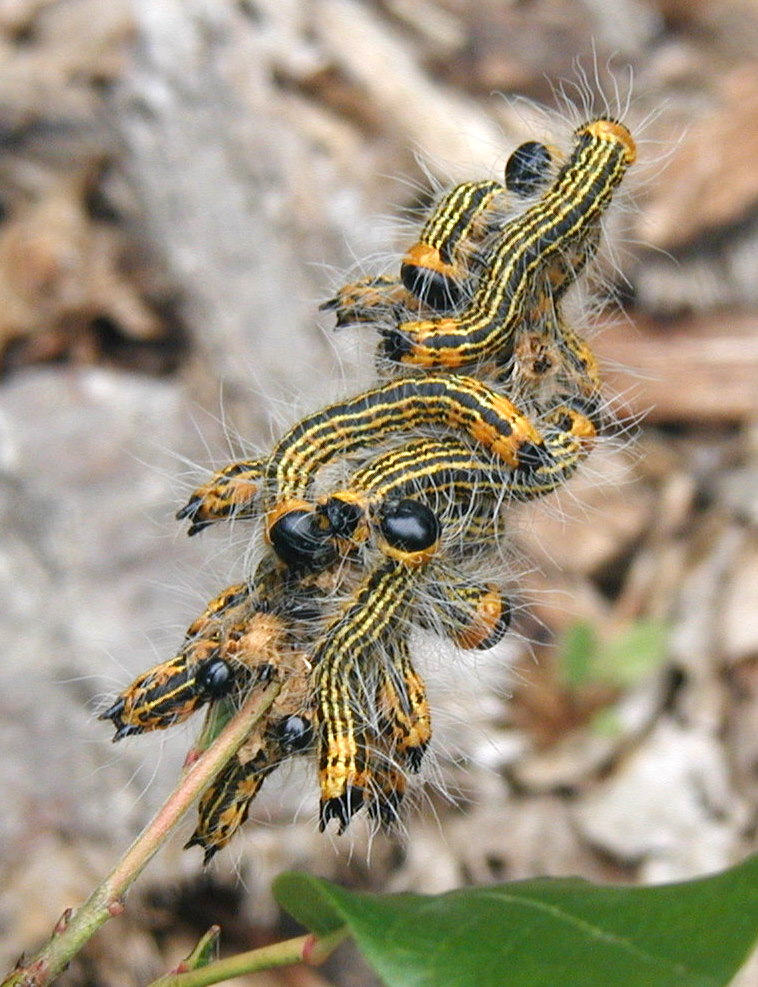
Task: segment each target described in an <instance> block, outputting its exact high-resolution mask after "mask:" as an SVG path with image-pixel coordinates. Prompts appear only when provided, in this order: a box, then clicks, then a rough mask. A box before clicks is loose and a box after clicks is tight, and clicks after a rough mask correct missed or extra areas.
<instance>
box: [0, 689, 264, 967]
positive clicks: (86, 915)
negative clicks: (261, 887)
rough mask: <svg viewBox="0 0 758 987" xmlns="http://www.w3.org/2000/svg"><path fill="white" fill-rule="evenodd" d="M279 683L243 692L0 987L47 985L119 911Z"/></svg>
mask: <svg viewBox="0 0 758 987" xmlns="http://www.w3.org/2000/svg"><path fill="white" fill-rule="evenodd" d="M280 688H281V685H280V683H278V682H272V683H270V684H269V685H268V686H267V687H266V688H265V689H264V690H263V692H260V693H254V694H253V695H252V696H250V697H249V698H248V700H247V702H245V704H244V705H243V706H242V708H241V709H240V710H239V712H238V713H236V714H235V715H234V717H233V718H232V719H231V720H230V721H229V723H228V724H227V725H226V727H225V728H224V729H223V731H222V732H221V733H220V734H219V736H218V738H217V739H216V740H215V741H214V742H213V744H212V745H211V746H210V747H209V748H208V749H207V751H205V752H204V753H203V754H202V755H201V756H200V757H199V758H198V759H197V760H196V761H194V762H193V763H192V764H191V765H190V767H189V768H188V769H187V771H186V772H185V774H184V775H183V777H182V779H181V781H180V782H179V784H178V785H177V786H176V788H175V789H174V791H173V792H172V793H171V795H170V796H169V797H168V799H167V800H166V802H165V803H164V804H163V806H162V807H161V808H160V809H159V810H158V812H157V813H156V815H155V816H154V817H153V819H152V820H151V821H150V822H149V823H148V824H147V826H146V827H145V828H144V829H143V831H142V832H141V833H140V835H139V836H138V837H137V839H136V840H135V841H134V843H132V845H131V846H130V847H129V849H128V850H127V851H126V853H125V854H124V856H123V857H122V858H121V860H120V861H119V862H118V863H117V864H116V866H115V868H114V869H113V870H112V871H111V873H110V874H109V875H108V876H107V877H106V878H105V880H104V881H103V882H102V883H101V884H99V885H98V887H97V888H95V890H94V891H93V892H92V894H91V895H90V896H89V898H88V899H87V901H86V902H85V903H84V904H83V905H82V906H81V907H80V908H79V909H78V910H77V911H75V912H73V914H72V913H71V912H70V911H68V910H67V912H66V913H64V916H63V918H62V919H61V920H60V921H59V922H58V924H57V925H56V927H55V929H54V930H53V934H52V935H51V937H50V939H48V941H47V942H46V943H45V944H44V945H43V946H42V948H41V949H40V950H39V952H38V953H37V954H36V955H35V956H34V957H33V958H32V959H31V960H29V961H26V960H23V959H22V960H21V961H20V963H19V965H18V966H17V968H16V969H15V970H14V971H13V972H12V973H11V974H9V975H8V977H6V979H5V980H4V981H3V983H2V984H1V985H0V987H47V985H48V984H50V983H51V982H52V981H53V979H54V978H55V977H56V976H57V975H58V974H59V973H60V972H61V971H62V970H63V969H65V967H66V966H67V965H68V964H69V963H70V961H71V959H72V958H73V957H74V956H75V955H76V953H78V951H79V950H80V949H81V948H82V946H84V944H85V943H86V942H87V941H88V940H89V939H90V938H91V937H92V936H93V935H94V933H95V932H96V931H97V930H98V929H99V928H100V926H101V925H103V924H104V923H105V922H107V921H108V919H109V918H113V917H114V916H116V915H120V914H121V913H122V912H123V910H124V897H125V895H126V892H127V891H128V889H129V888H130V887H131V885H132V884H133V883H134V881H135V880H136V879H137V877H138V876H139V875H140V874H141V873H142V871H143V870H144V868H145V866H146V865H147V864H148V862H149V861H150V860H151V859H152V858H153V856H154V855H155V854H156V853H157V851H158V850H159V849H160V848H161V846H162V845H163V843H164V842H165V841H166V839H167V838H168V836H169V834H170V833H171V831H172V830H173V829H174V827H175V826H176V825H177V823H178V822H179V820H180V819H181V818H182V816H183V815H184V813H185V812H186V811H187V810H188V809H189V807H190V806H191V805H192V803H193V802H194V801H195V799H196V798H197V797H198V795H200V793H201V792H202V791H203V789H204V788H205V787H206V786H207V785H208V784H209V783H210V782H211V781H212V780H213V778H215V776H216V775H217V774H218V772H219V771H220V770H221V769H222V768H223V766H224V765H225V764H226V762H227V761H228V760H229V759H230V758H231V757H233V756H234V754H235V753H236V752H237V750H238V749H239V748H240V746H241V745H242V744H243V743H244V741H245V738H246V737H247V736H248V734H249V733H250V730H251V729H252V727H253V726H254V724H255V723H256V722H257V721H258V720H259V719H260V718H261V717H262V716H263V715H264V713H265V712H266V710H267V709H268V708H269V706H270V705H271V703H272V702H273V701H274V699H275V698H276V696H277V694H278V692H279V690H280Z"/></svg>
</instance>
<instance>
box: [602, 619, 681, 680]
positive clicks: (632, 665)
mask: <svg viewBox="0 0 758 987" xmlns="http://www.w3.org/2000/svg"><path fill="white" fill-rule="evenodd" d="M668 638H669V628H668V626H667V625H666V624H665V623H663V621H660V620H637V621H635V622H634V623H633V624H631V625H630V626H629V627H628V628H627V629H626V630H625V631H624V633H623V634H620V635H619V636H618V637H616V638H614V639H613V640H612V641H609V642H608V643H607V644H605V645H604V646H603V647H602V648H600V649H599V651H598V654H597V657H596V659H595V669H596V673H597V676H598V678H600V679H602V680H603V681H605V682H611V683H612V684H613V685H619V686H622V687H624V686H630V685H635V683H637V682H639V681H640V680H641V679H643V678H644V677H645V676H646V675H649V674H650V673H651V672H653V671H655V670H656V669H657V668H660V667H661V665H662V664H663V662H664V661H665V660H666V655H667V650H668Z"/></svg>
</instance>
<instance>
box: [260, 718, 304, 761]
mask: <svg viewBox="0 0 758 987" xmlns="http://www.w3.org/2000/svg"><path fill="white" fill-rule="evenodd" d="M270 729H271V734H272V736H273V738H274V740H275V741H276V742H277V743H278V745H279V746H280V747H281V749H282V750H283V751H284V752H285V753H286V754H299V753H301V752H302V751H305V750H307V749H308V748H309V747H310V746H311V743H312V741H313V726H312V724H311V722H310V721H309V720H307V719H306V718H305V717H304V716H297V715H295V714H294V713H293V714H292V716H285V717H282V719H281V720H277V721H276V722H275V723H273V724H272V725H271V728H270Z"/></svg>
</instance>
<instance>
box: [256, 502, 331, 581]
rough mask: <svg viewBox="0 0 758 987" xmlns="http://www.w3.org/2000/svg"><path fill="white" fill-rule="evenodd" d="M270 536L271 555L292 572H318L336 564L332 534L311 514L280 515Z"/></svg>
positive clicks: (294, 511) (317, 516)
mask: <svg viewBox="0 0 758 987" xmlns="http://www.w3.org/2000/svg"><path fill="white" fill-rule="evenodd" d="M269 535H270V538H271V545H272V547H273V549H274V551H275V552H276V554H277V555H278V556H279V558H280V559H281V560H282V562H284V564H285V565H287V566H289V567H290V568H291V569H295V570H297V571H306V572H317V571H318V570H319V569H325V568H327V567H328V566H330V565H331V564H332V563H333V562H336V560H337V550H336V548H335V547H334V545H333V544H332V542H331V532H330V531H329V529H328V528H327V527H325V526H324V525H323V522H322V520H321V518H320V517H319V515H317V514H316V513H315V512H313V511H308V510H304V509H297V510H292V511H289V512H288V513H287V514H283V515H282V517H280V518H279V519H278V520H277V521H276V522H275V524H274V525H273V526H272V528H271V531H270V532H269Z"/></svg>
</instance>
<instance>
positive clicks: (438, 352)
mask: <svg viewBox="0 0 758 987" xmlns="http://www.w3.org/2000/svg"><path fill="white" fill-rule="evenodd" d="M635 157H636V149H635V144H634V141H633V139H632V137H631V134H630V133H629V131H628V130H627V129H626V127H624V125H623V124H621V123H618V122H616V121H614V120H606V119H598V120H593V121H590V122H589V123H586V124H584V125H582V126H581V127H579V129H578V130H577V131H576V132H575V135H574V149H573V151H572V153H571V155H570V156H569V158H568V160H567V161H566V163H565V164H564V166H563V167H562V168H561V170H560V172H559V173H558V176H557V177H556V180H555V182H554V183H553V184H552V185H551V186H550V187H549V188H548V190H547V191H546V192H545V193H544V194H543V195H542V196H541V197H540V199H539V200H538V201H537V202H536V203H535V204H534V205H533V206H531V207H530V208H528V209H526V210H525V211H524V213H523V214H522V215H520V216H518V217H516V218H515V219H513V220H511V221H510V222H509V223H507V224H506V226H505V227H504V229H503V231H502V232H501V234H500V235H499V236H498V238H497V242H496V244H495V246H494V247H493V249H492V252H491V254H490V256H489V257H488V258H487V261H486V263H485V270H484V273H483V275H482V277H481V279H480V282H479V285H478V287H477V289H476V291H475V293H474V295H473V298H472V300H471V304H470V305H469V306H468V307H467V308H466V309H465V311H464V312H463V313H462V314H461V315H459V316H456V317H452V316H451V317H445V318H438V319H429V320H425V321H418V322H402V323H400V325H399V326H398V327H397V328H396V329H393V330H391V331H387V332H386V333H385V334H384V335H385V338H384V343H383V352H384V355H385V356H386V357H387V358H388V359H389V360H391V361H393V362H399V363H405V364H413V365H420V366H424V367H429V368H439V367H444V368H446V369H450V370H452V369H457V368H460V367H462V366H464V365H466V364H470V363H476V362H478V361H482V360H485V359H487V358H489V357H493V356H498V354H500V353H501V351H502V350H503V349H504V348H505V347H507V346H508V344H509V342H510V341H511V339H512V336H513V334H514V332H515V330H516V328H517V327H518V325H519V323H520V322H521V320H522V319H523V318H524V315H525V312H527V311H528V310H529V309H530V307H533V305H532V301H533V299H534V295H535V288H536V289H537V290H539V289H540V288H541V287H542V286H543V285H544V284H545V281H546V279H547V281H548V282H549V284H550V292H551V294H552V296H553V297H556V292H557V293H558V295H560V293H561V292H563V291H565V290H566V288H567V287H568V286H569V285H570V284H571V283H572V282H573V281H574V280H575V278H576V277H577V275H578V273H580V271H581V269H582V268H583V266H584V263H585V262H586V260H587V259H588V256H589V255H591V254H592V253H593V252H594V249H595V242H596V237H597V224H598V223H599V221H600V218H601V217H602V215H603V213H604V211H605V210H606V208H607V207H608V205H609V203H610V201H611V198H612V196H613V192H614V191H615V189H616V187H617V186H618V185H619V183H620V182H621V180H622V179H623V177H624V175H625V174H626V171H627V169H628V168H629V166H630V165H631V164H633V162H634V160H635Z"/></svg>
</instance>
